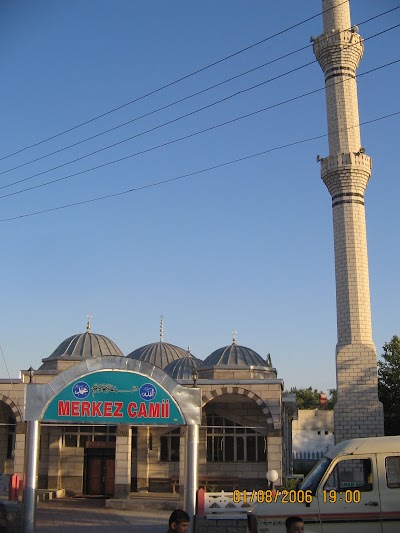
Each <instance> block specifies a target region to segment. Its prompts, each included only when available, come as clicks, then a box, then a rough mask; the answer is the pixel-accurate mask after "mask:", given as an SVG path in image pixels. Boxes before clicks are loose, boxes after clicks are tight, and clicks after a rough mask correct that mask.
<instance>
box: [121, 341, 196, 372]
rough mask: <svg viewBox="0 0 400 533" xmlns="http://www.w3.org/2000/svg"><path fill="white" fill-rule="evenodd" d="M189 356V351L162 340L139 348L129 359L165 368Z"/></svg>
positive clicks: (129, 355)
mask: <svg viewBox="0 0 400 533" xmlns="http://www.w3.org/2000/svg"><path fill="white" fill-rule="evenodd" d="M188 355H189V352H188V351H187V350H184V349H183V348H179V346H175V345H173V344H169V343H168V342H163V341H162V340H160V341H159V342H154V343H152V344H147V345H146V346H142V347H141V348H137V350H134V351H133V352H131V353H130V354H128V355H127V357H130V358H131V359H139V360H140V361H146V362H147V363H150V364H152V365H155V366H159V367H160V368H165V367H166V366H167V365H168V364H169V363H171V362H172V361H175V360H177V359H182V358H184V357H188Z"/></svg>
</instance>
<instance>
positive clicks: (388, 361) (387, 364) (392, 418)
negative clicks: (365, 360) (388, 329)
mask: <svg viewBox="0 0 400 533" xmlns="http://www.w3.org/2000/svg"><path fill="white" fill-rule="evenodd" d="M381 358H382V359H381V361H378V391H379V399H380V401H381V402H382V404H383V409H384V413H385V419H384V420H385V435H400V339H399V337H397V335H395V336H394V337H393V338H392V340H391V341H390V342H385V344H384V346H383V354H382V356H381Z"/></svg>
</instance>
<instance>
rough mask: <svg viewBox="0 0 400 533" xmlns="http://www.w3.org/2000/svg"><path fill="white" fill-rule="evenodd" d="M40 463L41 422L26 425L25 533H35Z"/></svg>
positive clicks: (34, 421)
mask: <svg viewBox="0 0 400 533" xmlns="http://www.w3.org/2000/svg"><path fill="white" fill-rule="evenodd" d="M38 463H39V422H38V421H37V420H33V421H30V422H27V423H26V441H25V483H24V533H34V531H35V515H36V492H37V474H38Z"/></svg>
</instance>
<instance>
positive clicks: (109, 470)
mask: <svg viewBox="0 0 400 533" xmlns="http://www.w3.org/2000/svg"><path fill="white" fill-rule="evenodd" d="M103 468H104V489H103V490H104V492H103V494H105V496H114V490H115V459H114V458H113V457H105V458H104V465H103Z"/></svg>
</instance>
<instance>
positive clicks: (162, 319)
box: [160, 315, 164, 342]
mask: <svg viewBox="0 0 400 533" xmlns="http://www.w3.org/2000/svg"><path fill="white" fill-rule="evenodd" d="M163 340H164V317H163V315H161V316H160V342H163Z"/></svg>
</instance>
